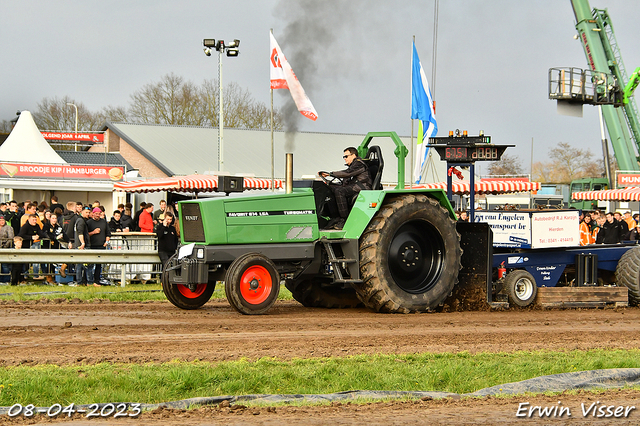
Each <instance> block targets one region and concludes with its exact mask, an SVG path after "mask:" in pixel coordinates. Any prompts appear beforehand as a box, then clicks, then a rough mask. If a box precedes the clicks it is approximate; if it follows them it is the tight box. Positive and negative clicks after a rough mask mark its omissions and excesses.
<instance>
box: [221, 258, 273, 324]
mask: <svg viewBox="0 0 640 426" xmlns="http://www.w3.org/2000/svg"><path fill="white" fill-rule="evenodd" d="M224 289H225V291H226V293H227V300H228V301H229V304H231V306H232V307H233V308H234V309H235V310H236V311H238V312H240V313H241V314H245V315H259V314H264V313H265V312H267V311H268V310H269V309H271V307H272V306H273V304H274V303H275V302H276V299H277V298H278V294H279V293H280V274H278V271H277V269H276V266H275V265H274V264H273V262H272V261H271V260H270V259H269V258H267V257H265V256H263V255H261V254H258V253H245V254H243V255H242V256H240V257H238V258H236V260H234V261H233V262H232V263H231V265H230V266H229V269H228V270H227V274H226V276H225V283H224Z"/></svg>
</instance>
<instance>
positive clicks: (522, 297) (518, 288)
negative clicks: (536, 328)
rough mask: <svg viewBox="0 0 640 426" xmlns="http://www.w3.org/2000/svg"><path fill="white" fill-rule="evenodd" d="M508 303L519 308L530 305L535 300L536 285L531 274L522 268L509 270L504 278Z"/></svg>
mask: <svg viewBox="0 0 640 426" xmlns="http://www.w3.org/2000/svg"><path fill="white" fill-rule="evenodd" d="M504 286H505V288H506V289H507V296H508V298H509V303H511V304H512V305H516V306H520V307H521V308H524V307H527V306H529V305H531V304H532V303H533V302H534V301H535V300H536V294H538V286H537V285H536V279H535V278H533V275H531V274H530V273H528V272H527V271H524V270H522V269H516V270H515V271H512V272H509V273H508V274H507V276H506V278H505V279H504Z"/></svg>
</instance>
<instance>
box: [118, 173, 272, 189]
mask: <svg viewBox="0 0 640 426" xmlns="http://www.w3.org/2000/svg"><path fill="white" fill-rule="evenodd" d="M274 186H275V187H276V188H282V180H280V179H276V180H275V181H274ZM270 188H271V179H258V178H252V177H245V178H244V189H270ZM113 189H114V191H124V192H158V191H172V192H214V191H216V190H217V189H218V176H215V175H189V176H173V177H168V178H158V179H148V180H134V181H130V182H116V183H114V184H113Z"/></svg>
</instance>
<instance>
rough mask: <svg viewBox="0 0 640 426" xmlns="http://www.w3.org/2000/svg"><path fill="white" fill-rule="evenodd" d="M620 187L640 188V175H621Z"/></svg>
mask: <svg viewBox="0 0 640 426" xmlns="http://www.w3.org/2000/svg"><path fill="white" fill-rule="evenodd" d="M618 186H619V187H622V186H640V174H637V173H636V174H633V173H630V174H619V175H618Z"/></svg>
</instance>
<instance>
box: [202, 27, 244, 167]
mask: <svg viewBox="0 0 640 426" xmlns="http://www.w3.org/2000/svg"><path fill="white" fill-rule="evenodd" d="M202 44H203V45H204V54H205V55H207V56H211V49H215V50H217V51H218V53H219V55H218V85H219V102H220V108H219V114H220V116H219V118H218V171H222V170H224V147H223V141H224V118H223V98H222V54H223V53H224V52H225V51H226V52H227V56H231V57H233V56H238V54H239V53H240V51H239V50H238V47H239V46H240V40H238V39H234V40H233V41H232V42H229V44H227V43H225V41H224V40H215V39H212V38H205V39H204V40H203V42H202Z"/></svg>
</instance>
